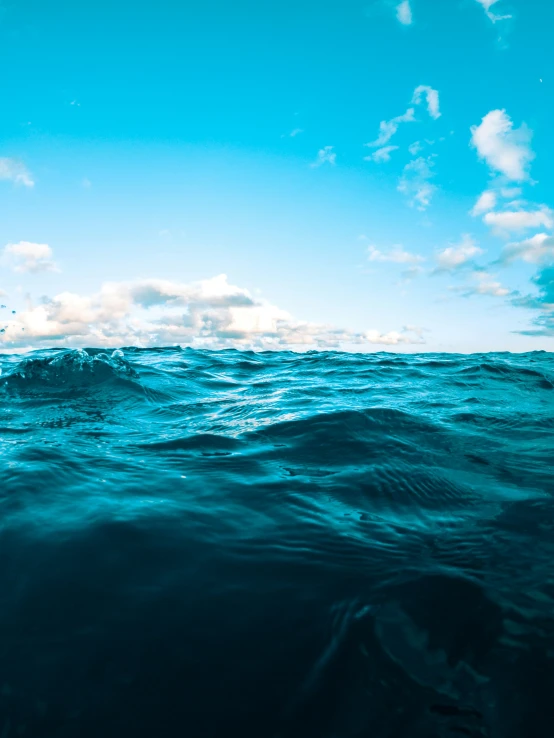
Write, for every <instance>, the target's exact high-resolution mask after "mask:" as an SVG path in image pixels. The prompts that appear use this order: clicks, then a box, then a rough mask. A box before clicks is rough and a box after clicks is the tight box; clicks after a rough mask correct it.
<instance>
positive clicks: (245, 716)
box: [0, 348, 554, 738]
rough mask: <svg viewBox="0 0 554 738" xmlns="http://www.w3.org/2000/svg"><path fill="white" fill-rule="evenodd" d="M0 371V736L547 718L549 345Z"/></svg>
mask: <svg viewBox="0 0 554 738" xmlns="http://www.w3.org/2000/svg"><path fill="white" fill-rule="evenodd" d="M0 368H1V370H2V374H1V375H0V461H1V464H0V503H1V519H0V520H1V528H0V530H1V537H0V561H1V566H0V598H1V600H0V605H1V606H0V736H2V738H6V737H8V736H9V738H11V737H12V736H18V735H21V736H32V738H42V736H45V737H48V738H50V737H54V736H55V737H56V738H58V737H59V738H66V737H70V736H83V737H84V738H89V737H90V738H92V737H93V736H94V737H95V738H96V737H97V736H106V738H112V736H113V738H115V737H116V736H117V737H118V738H119V737H120V736H127V735H129V736H134V737H139V738H141V737H142V736H145V737H146V736H149V737H150V736H151V737H153V738H163V737H165V736H168V737H169V736H180V735H182V736H187V737H188V738H196V736H198V737H199V738H200V737H202V738H204V737H211V736H214V737H215V736H235V735H237V736H241V737H242V738H250V737H251V738H265V737H266V736H267V738H312V737H313V738H362V737H363V738H365V737H366V736H367V737H368V738H369V737H371V738H393V737H397V736H398V738H404V737H406V738H411V737H412V736H413V737H415V738H420V737H421V738H435V737H437V738H443V737H445V736H464V735H465V736H490V737H492V738H516V737H517V738H519V737H520V736H522V737H523V736H525V738H533V737H534V736H537V737H538V736H540V737H541V738H543V737H544V736H548V735H551V734H554V732H553V731H554V728H552V724H553V723H552V718H553V717H554V716H553V709H552V702H553V700H552V695H553V694H554V503H553V493H554V476H553V463H554V392H553V389H554V355H552V354H547V353H544V352H536V353H532V354H526V355H512V354H483V355H472V356H461V355H450V354H449V355H438V354H436V355H429V354H426V355H419V356H400V355H393V354H386V353H380V354H373V355H363V356H362V355H352V354H342V353H308V354H303V355H299V354H294V353H287V352H282V353H269V352H268V353H253V352H239V351H231V350H230V351H223V352H208V351H196V350H192V349H183V350H181V349H174V348H171V349H148V350H147V349H136V348H124V349H122V350H118V351H115V352H113V354H112V352H111V351H110V352H108V353H102V352H101V351H100V350H92V349H87V350H86V351H69V350H68V351H40V352H34V353H32V354H27V355H25V356H13V355H11V356H10V355H4V356H0Z"/></svg>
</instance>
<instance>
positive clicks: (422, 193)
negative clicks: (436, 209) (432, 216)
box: [398, 156, 437, 210]
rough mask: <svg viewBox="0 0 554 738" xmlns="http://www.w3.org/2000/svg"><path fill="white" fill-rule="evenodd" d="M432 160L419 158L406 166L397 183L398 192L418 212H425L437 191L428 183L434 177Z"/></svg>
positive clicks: (431, 157)
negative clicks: (405, 197)
mask: <svg viewBox="0 0 554 738" xmlns="http://www.w3.org/2000/svg"><path fill="white" fill-rule="evenodd" d="M433 159H434V157H433V156H428V157H423V156H420V157H419V158H417V159H414V160H413V161H411V162H409V163H408V164H406V166H405V167H404V170H403V172H402V176H401V177H400V180H399V183H398V191H399V192H402V194H404V195H406V196H407V198H408V202H409V204H410V206H412V207H417V209H418V210H425V209H426V208H427V207H428V206H429V205H430V203H431V198H432V197H433V195H434V194H435V192H436V189H437V188H436V187H435V185H433V184H431V181H430V180H431V179H432V178H433V177H434V176H435V173H434V172H433V166H434V161H433Z"/></svg>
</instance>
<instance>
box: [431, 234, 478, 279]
mask: <svg viewBox="0 0 554 738" xmlns="http://www.w3.org/2000/svg"><path fill="white" fill-rule="evenodd" d="M482 253H483V250H482V249H480V248H479V246H477V244H476V243H475V241H474V240H473V238H472V237H471V236H469V235H468V234H465V235H464V236H463V237H462V240H461V242H460V243H459V244H455V245H453V246H448V247H447V248H445V249H443V250H442V251H439V252H438V253H437V254H436V260H437V264H438V266H437V268H436V269H435V273H439V272H453V271H456V270H458V269H461V268H467V267H468V266H471V267H473V268H475V265H474V263H473V259H474V257H475V256H479V254H482Z"/></svg>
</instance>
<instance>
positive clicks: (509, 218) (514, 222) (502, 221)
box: [483, 206, 554, 233]
mask: <svg viewBox="0 0 554 738" xmlns="http://www.w3.org/2000/svg"><path fill="white" fill-rule="evenodd" d="M483 222H484V223H486V224H487V225H488V226H491V227H492V228H494V229H495V230H496V231H497V232H499V233H518V232H521V231H525V230H527V229H528V228H541V227H544V228H552V227H553V226H554V212H553V211H552V210H550V208H547V207H545V206H543V207H541V208H540V209H538V210H504V211H501V212H491V213H487V214H486V215H485V217H484V218H483Z"/></svg>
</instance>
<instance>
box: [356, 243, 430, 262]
mask: <svg viewBox="0 0 554 738" xmlns="http://www.w3.org/2000/svg"><path fill="white" fill-rule="evenodd" d="M367 251H368V256H367V258H368V260H369V261H380V262H387V261H388V262H392V263H394V264H419V263H421V262H422V261H425V258H424V257H423V256H420V255H419V254H412V253H411V252H410V251H406V250H405V249H404V247H403V246H400V245H397V246H393V247H392V248H391V249H388V250H387V251H381V250H380V249H378V248H377V247H376V246H373V245H372V246H369V247H368V250H367Z"/></svg>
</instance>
